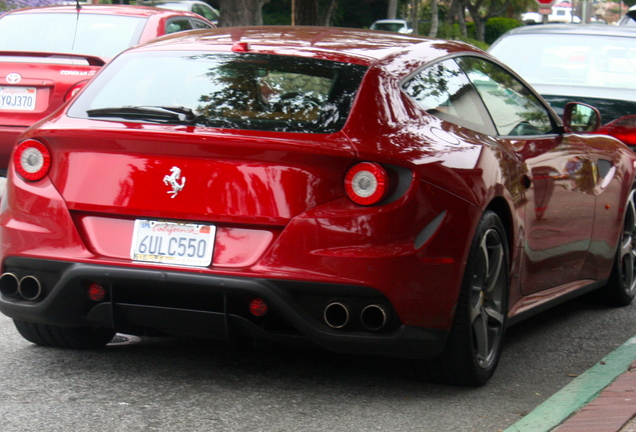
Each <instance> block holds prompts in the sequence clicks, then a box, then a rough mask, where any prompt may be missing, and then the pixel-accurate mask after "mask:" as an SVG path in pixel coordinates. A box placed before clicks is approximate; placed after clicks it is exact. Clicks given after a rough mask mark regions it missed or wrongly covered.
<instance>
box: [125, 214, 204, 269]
mask: <svg viewBox="0 0 636 432" xmlns="http://www.w3.org/2000/svg"><path fill="white" fill-rule="evenodd" d="M215 232H216V227H215V226H214V225H200V224H191V223H177V222H165V221H153V220H143V219H138V220H136V221H135V229H134V231H133V239H132V245H131V248H130V257H131V258H132V259H133V260H134V261H144V262H153V263H162V264H174V265H185V266H195V267H207V266H209V265H210V263H211V262H212V252H213V251H214V235H215Z"/></svg>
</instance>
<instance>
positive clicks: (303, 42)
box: [134, 26, 483, 66]
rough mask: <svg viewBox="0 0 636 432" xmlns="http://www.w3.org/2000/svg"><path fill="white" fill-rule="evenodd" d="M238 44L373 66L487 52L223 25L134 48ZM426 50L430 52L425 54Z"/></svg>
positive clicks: (368, 36)
mask: <svg viewBox="0 0 636 432" xmlns="http://www.w3.org/2000/svg"><path fill="white" fill-rule="evenodd" d="M237 43H243V44H247V46H249V49H248V51H249V52H254V53H263V54H279V55H294V56H300V57H315V58H321V59H326V60H336V61H345V62H351V63H356V64H361V65H365V66H369V65H371V64H372V63H374V62H376V61H377V60H380V59H383V58H388V57H390V56H393V55H397V54H398V53H400V52H402V51H409V50H414V49H416V48H415V47H416V46H419V47H418V48H417V50H418V57H419V59H421V60H423V59H425V58H428V57H431V58H433V57H434V58H437V57H439V56H440V55H442V54H440V53H441V52H447V53H451V52H476V53H483V51H481V50H480V49H478V48H475V47H473V46H471V45H468V44H465V43H462V42H456V41H444V40H439V39H431V38H428V37H424V36H412V35H407V34H400V33H388V32H378V31H374V30H366V29H353V28H337V27H312V26H258V27H221V28H216V29H208V30H195V31H190V32H187V34H186V33H182V34H174V35H170V36H165V37H162V38H160V39H157V40H155V41H151V42H148V43H147V44H144V45H141V46H138V47H136V48H134V50H135V51H142V50H143V51H148V50H165V49H169V50H185V51H187V50H193V51H196V50H201V49H208V50H209V49H213V50H215V51H231V50H232V46H233V45H235V44H237ZM427 50H428V51H427Z"/></svg>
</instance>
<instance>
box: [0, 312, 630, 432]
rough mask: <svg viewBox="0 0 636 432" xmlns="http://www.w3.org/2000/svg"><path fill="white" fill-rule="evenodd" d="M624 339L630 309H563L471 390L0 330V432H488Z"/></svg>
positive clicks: (315, 364) (385, 363) (154, 344)
mask: <svg viewBox="0 0 636 432" xmlns="http://www.w3.org/2000/svg"><path fill="white" fill-rule="evenodd" d="M634 334H636V305H632V306H630V307H627V308H622V309H608V308H604V307H599V306H595V305H593V304H591V303H589V302H586V301H583V300H576V301H573V302H570V303H567V304H566V305H563V306H560V307H558V308H557V309H554V310H552V311H550V312H548V313H544V314H542V315H539V316H536V317H534V318H532V319H530V320H529V321H526V322H524V323H521V324H519V325H517V326H516V327H513V328H511V329H510V331H509V333H508V339H507V344H506V346H505V348H504V354H503V357H502V361H501V364H500V367H499V369H498V371H497V373H496V374H495V377H494V378H493V379H492V380H491V381H490V383H489V384H488V385H486V386H485V387H482V388H477V389H471V388H458V387H449V386H439V385H432V384H427V383H418V382H412V381H409V380H408V379H407V378H405V377H404V375H403V374H402V373H401V372H400V364H399V362H397V361H394V360H388V359H378V358H368V357H358V356H345V355H337V354H332V353H327V352H324V351H319V350H308V349H290V348H287V347H281V346H268V347H264V348H261V349H258V350H240V349H236V348H232V347H229V346H228V345H226V344H224V343H218V342H209V341H200V340H189V339H180V338H173V339H142V340H141V342H139V343H135V344H123V345H116V346H110V347H106V348H103V349H100V350H94V351H68V350H60V349H50V348H42V347H37V346H35V345H32V344H30V343H28V342H26V341H25V340H23V339H22V338H21V337H20V336H19V334H18V333H17V331H16V330H15V329H14V327H13V324H12V322H11V320H9V319H8V318H6V317H4V316H0V383H1V385H0V422H1V425H2V426H1V428H2V431H3V432H14V431H46V432H54V431H64V432H68V431H89V430H90V431H94V432H100V431H105V432H106V431H108V432H116V431H126V432H129V431H171V432H172V431H189V432H195V431H232V432H237V431H250V432H253V431H264V432H265V431H266V432H270V431H271V432H274V431H275V432H287V431H289V432H292V431H293V432H298V431H309V432H313V431H329V432H334V431H391V432H395V431H420V432H421V431H435V432H444V431H449V432H450V431H453V432H470V431H477V432H486V431H500V430H504V429H506V428H507V427H508V426H510V425H512V424H514V423H515V422H517V421H518V420H520V419H521V418H522V417H523V416H524V415H525V414H527V413H528V412H530V411H531V410H532V409H534V408H535V407H536V406H537V405H539V404H540V403H541V402H543V401H544V400H545V399H547V398H548V397H550V396H551V395H552V394H553V393H554V392H556V391H558V390H559V389H561V388H562V387H563V386H565V385H566V384H568V383H569V382H570V381H571V380H572V379H573V376H575V375H577V374H580V373H582V372H584V371H585V370H586V369H588V368H589V367H591V366H592V365H594V364H595V363H597V362H598V361H599V360H600V359H601V358H603V357H604V356H605V355H606V354H607V353H609V352H610V351H612V350H613V349H615V348H616V347H618V346H620V345H621V344H622V343H623V342H625V341H626V340H627V339H629V338H630V337H631V336H633V335H634Z"/></svg>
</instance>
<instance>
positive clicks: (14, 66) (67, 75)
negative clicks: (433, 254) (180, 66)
mask: <svg viewBox="0 0 636 432" xmlns="http://www.w3.org/2000/svg"><path fill="white" fill-rule="evenodd" d="M212 27H214V25H213V24H212V23H211V22H210V21H208V20H206V19H205V18H203V17H201V16H200V15H197V14H194V13H191V12H181V11H174V10H163V9H157V8H150V7H143V6H92V5H82V6H81V7H80V8H77V7H76V6H52V7H43V8H30V9H18V10H14V11H10V12H8V13H5V14H4V15H2V16H0V174H1V175H4V174H5V172H6V169H7V165H8V163H9V155H10V152H11V149H12V148H13V144H14V143H15V140H16V137H17V136H18V135H19V134H20V133H22V132H23V131H24V130H25V129H26V128H27V127H29V126H31V125H32V124H34V123H36V122H37V121H39V120H41V119H42V118H44V117H46V116H47V115H49V114H50V113H52V112H53V111H54V110H55V109H57V108H58V107H59V106H60V105H62V103H64V102H65V101H66V100H68V99H69V98H70V97H71V96H73V94H74V93H75V92H76V91H77V90H78V89H79V88H80V87H81V86H82V85H84V84H85V83H86V82H87V81H88V80H89V79H90V78H91V77H92V76H93V75H94V74H95V73H96V72H97V71H98V70H99V69H101V67H102V66H104V64H106V63H107V62H108V61H109V60H110V59H111V58H112V57H114V56H115V55H116V54H118V53H119V52H120V51H123V50H124V49H126V48H128V47H131V46H133V45H137V44H138V43H142V42H146V41H149V40H151V39H153V38H156V37H158V36H163V35H166V34H170V33H175V32H179V31H184V30H192V29H203V28H212Z"/></svg>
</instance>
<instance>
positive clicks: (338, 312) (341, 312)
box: [323, 302, 351, 329]
mask: <svg viewBox="0 0 636 432" xmlns="http://www.w3.org/2000/svg"><path fill="white" fill-rule="evenodd" d="M350 316H351V314H350V313H349V307H348V306H347V305H346V304H344V303H341V302H333V303H329V304H328V305H327V307H326V308H325V312H324V313H323V318H324V320H325V323H327V325H328V326H329V327H331V328H335V329H340V328H343V327H344V326H346V325H347V324H348V323H349V318H350Z"/></svg>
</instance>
